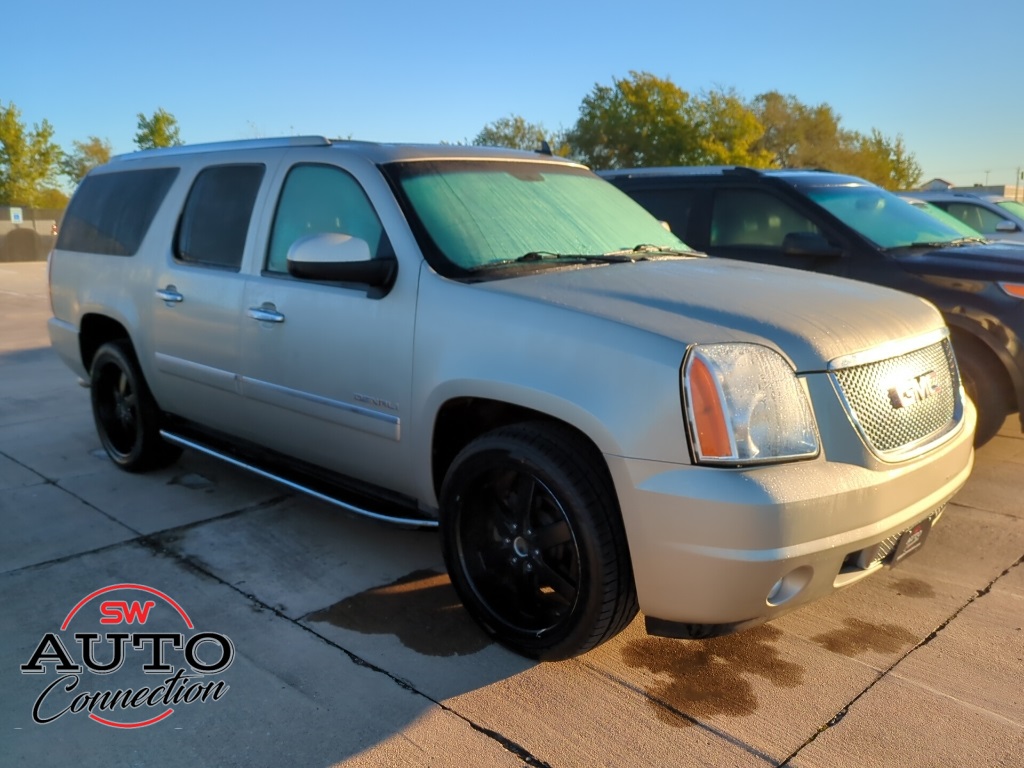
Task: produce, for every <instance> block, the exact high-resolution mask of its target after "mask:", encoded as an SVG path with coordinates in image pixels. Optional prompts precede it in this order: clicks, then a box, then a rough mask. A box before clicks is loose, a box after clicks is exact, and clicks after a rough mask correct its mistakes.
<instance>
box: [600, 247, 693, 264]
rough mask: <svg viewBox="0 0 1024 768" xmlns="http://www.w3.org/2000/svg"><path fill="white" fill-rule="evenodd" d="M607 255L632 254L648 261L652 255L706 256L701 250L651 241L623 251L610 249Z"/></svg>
mask: <svg viewBox="0 0 1024 768" xmlns="http://www.w3.org/2000/svg"><path fill="white" fill-rule="evenodd" d="M604 255H605V256H632V257H633V258H634V259H635V260H636V261H646V260H647V259H650V258H651V257H657V256H668V257H670V258H676V257H684V258H690V257H693V256H705V255H706V254H703V253H701V252H700V251H692V250H690V251H684V250H680V249H679V248H670V247H668V246H667V245H652V244H651V243H640V245H635V246H633V247H632V248H629V249H625V250H621V251H610V252H609V253H606V254H604Z"/></svg>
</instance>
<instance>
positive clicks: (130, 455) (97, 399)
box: [89, 341, 181, 472]
mask: <svg viewBox="0 0 1024 768" xmlns="http://www.w3.org/2000/svg"><path fill="white" fill-rule="evenodd" d="M89 389H90V397H91V399H92V414H93V419H94V420H95V422H96V432H97V433H98V434H99V438H100V442H101V443H102V444H103V449H104V450H105V451H106V452H107V455H108V456H109V457H110V458H111V460H112V461H113V462H114V463H115V464H117V466H119V467H120V468H121V469H124V470H126V471H128V472H144V471H146V470H149V469H156V468H158V467H162V466H166V465H168V464H171V463H172V462H174V460H175V459H177V458H178V456H180V455H181V449H180V448H178V447H177V446H174V445H171V444H170V443H167V442H166V441H164V439H163V438H162V437H160V411H159V409H158V408H157V405H156V401H155V400H154V399H153V395H152V394H150V391H149V387H148V386H147V385H146V380H145V379H144V378H143V376H142V371H141V370H140V369H139V364H138V362H137V361H136V359H135V353H134V352H133V351H132V348H131V345H130V344H129V343H128V342H127V341H111V342H107V343H106V344H104V345H103V346H101V347H100V348H99V349H98V350H97V351H96V355H95V357H93V360H92V366H91V368H90V384H89Z"/></svg>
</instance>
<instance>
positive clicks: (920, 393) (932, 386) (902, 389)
mask: <svg viewBox="0 0 1024 768" xmlns="http://www.w3.org/2000/svg"><path fill="white" fill-rule="evenodd" d="M938 391H939V382H938V381H936V380H935V371H928V373H922V374H921V375H920V376H915V377H914V378H912V379H906V380H905V381H901V382H900V383H899V384H897V385H896V386H895V387H892V388H890V389H889V402H890V403H892V407H893V408H908V407H910V406H911V405H914V404H915V403H920V402H921V401H922V400H926V399H928V398H929V397H931V396H932V395H934V394H935V393H936V392H938Z"/></svg>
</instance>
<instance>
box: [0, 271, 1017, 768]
mask: <svg viewBox="0 0 1024 768" xmlns="http://www.w3.org/2000/svg"><path fill="white" fill-rule="evenodd" d="M48 316H49V307H48V303H47V299H46V284H45V264H42V263H24V264H0V522H2V526H3V527H2V529H0V595H2V596H3V597H2V598H0V599H2V601H3V603H2V604H3V608H4V610H2V611H0V630H2V631H0V638H2V639H0V684H2V688H3V690H4V691H5V695H4V696H3V697H2V699H0V765H4V766H7V765H31V766H49V765H54V766H56V765H65V764H69V763H77V764H80V765H83V766H93V765H95V766H100V765H103V766H110V765H114V766H120V765H124V766H139V765H159V766H175V765H218V766H220V765H239V766H292V765H295V766H329V765H335V764H344V765H360V766H385V765H386V766H391V765H395V766H399V765H401V766H404V765H413V766H427V765H432V766H441V765H452V766H455V765H459V766H465V765H550V766H592V765H613V766H647V765H665V766H669V765H672V766H677V765H679V766H682V765H710V766H766V765H783V764H785V765H790V766H806V767H810V766H847V765H849V766H858V768H862V767H864V766H892V765H900V766H938V765H942V766H959V765H965V766H966V765H970V766H978V765H983V766H1007V767H1009V766H1018V765H1022V764H1024V693H1022V686H1021V682H1022V680H1024V629H1022V627H1024V565H1022V561H1024V493H1022V491H1024V438H1022V436H1021V434H1020V432H1019V429H1018V425H1017V422H1016V419H1015V418H1014V419H1010V420H1008V421H1007V423H1006V424H1005V425H1004V427H1003V430H1002V432H1001V434H1000V436H999V437H997V438H996V439H995V440H993V441H992V442H991V443H990V444H989V445H987V446H985V447H984V448H983V449H982V450H981V451H979V453H978V457H977V465H976V469H975V472H974V475H973V477H972V479H971V480H970V482H969V484H968V486H967V487H966V488H965V489H964V490H963V491H962V492H961V493H960V494H959V495H958V496H957V497H956V499H954V502H953V503H952V504H951V505H950V506H949V507H948V509H947V511H946V513H945V515H944V517H943V520H942V521H941V522H940V524H939V525H938V526H937V527H936V528H935V530H934V531H933V532H932V534H931V537H930V539H929V542H928V544H927V545H926V546H925V547H924V548H923V549H922V551H921V552H920V553H918V554H915V555H914V556H913V557H911V558H909V559H908V560H906V561H905V562H904V563H903V564H901V566H900V567H899V568H897V569H892V570H887V571H884V572H882V573H880V574H877V575H875V576H874V577H872V578H870V579H867V580H865V581H864V582H861V583H860V584H857V585H855V586H853V587H851V588H850V589H847V590H845V591H844V592H841V593H839V594H838V595H836V596H834V597H832V598H830V599H828V600H825V601H821V602H819V603H817V604H814V605H812V606H810V607H808V608H805V609H803V610H800V611H797V612H796V613H793V614H789V615H788V616H785V617H783V618H782V619H780V620H778V621H775V622H773V623H772V624H769V625H766V626H763V627H760V628H757V629H754V630H750V631H748V632H745V633H741V634H738V635H734V636H731V637H725V638H718V639H714V640H708V641H691V642H685V641H673V640H664V639H658V638H652V637H647V636H646V635H645V634H644V633H643V627H642V622H640V621H636V622H634V623H633V624H632V625H631V626H630V627H629V628H628V629H627V631H626V632H624V633H623V634H622V635H621V636H619V637H617V638H615V639H614V640H613V641H611V642H609V643H607V644H606V645H604V646H602V647H600V648H598V649H597V650H595V651H593V652H591V653H589V654H587V655H586V656H583V657H581V658H579V659H575V660H572V661H568V662H562V663H557V664H534V663H531V662H529V661H527V660H524V659H522V658H519V657H517V656H515V655H513V654H511V653H508V652H507V651H505V650H504V649H502V648H500V647H498V646H496V645H494V644H492V643H490V642H489V641H488V639H487V638H486V637H485V636H484V635H483V634H482V633H481V632H480V631H479V630H478V629H477V628H476V626H475V625H474V624H473V623H472V621H470V620H469V619H468V617H467V615H466V614H465V612H464V610H463V609H462V608H461V606H460V604H459V602H458V600H457V598H456V597H455V594H454V592H453V591H452V589H451V587H450V584H449V583H448V581H447V577H446V576H445V575H444V568H443V563H442V561H441V556H440V552H439V548H438V542H437V538H436V535H435V534H434V533H429V532H418V531H408V530H397V529H393V528H387V527H384V526H381V525H378V524H374V523H370V522H367V521H364V520H359V519H354V518H351V517H348V516H346V515H344V514H342V513H339V512H338V511H337V510H335V509H333V508H330V507H328V506H326V505H323V504H320V503H318V502H315V501H311V500H309V499H307V498H304V497H299V496H295V495H292V494H290V493H288V492H286V491H284V490H282V489H281V488H280V487H278V486H275V485H273V484H271V483H267V482H264V481H262V480H259V479H256V478H253V477H251V476H248V475H245V474H242V473H241V472H239V471H236V470H234V469H232V468H230V467H227V466H225V465H223V464H219V463H216V462H214V461H212V460H209V459H205V458H204V457H201V456H198V455H196V454H193V453H189V452H186V454H185V455H184V456H183V457H182V459H181V460H180V461H179V462H178V463H177V464H175V465H174V466H172V467H170V468H168V469H166V470H163V471H160V472H156V473H152V474H148V475H143V476H135V475H128V474H126V473H123V472H120V471H119V470H117V469H116V468H114V467H113V465H112V464H111V463H110V462H109V461H108V460H107V459H106V458H105V456H104V455H103V453H102V451H101V450H100V446H99V441H98V440H97V438H96V436H95V431H94V429H93V425H92V419H91V414H90V411H89V402H88V391H87V390H85V389H82V388H80V387H78V386H77V385H76V383H75V379H74V376H73V375H72V374H71V373H70V372H69V371H68V370H67V369H66V368H65V367H64V366H63V365H62V364H61V363H60V362H59V361H58V360H57V359H56V357H55V356H54V355H53V353H52V352H51V351H50V350H49V348H48V341H47V339H46V333H45V320H46V318H47V317H48ZM119 584H136V585H148V586H149V587H152V588H154V589H156V590H159V591H160V593H161V594H162V595H164V596H166V597H169V598H173V600H174V601H175V602H176V604H177V605H178V606H180V607H181V608H182V609H183V610H184V611H186V612H187V613H188V616H189V617H191V620H192V621H193V622H194V624H195V626H196V628H198V629H201V630H207V631H209V632H213V633H218V634H220V635H223V636H226V637H227V638H230V642H231V644H232V646H233V649H234V656H233V661H232V663H231V664H230V666H229V667H227V668H226V669H224V670H223V671H222V672H221V673H219V674H218V675H216V677H217V678H219V679H222V680H223V682H224V683H225V684H226V685H227V686H228V689H227V691H226V693H224V695H223V696H222V697H221V698H220V699H218V700H209V701H205V702H202V701H196V702H193V703H187V702H180V703H178V704H176V705H175V706H174V707H173V709H174V712H173V714H172V715H171V716H168V717H167V719H166V720H164V721H161V722H157V723H155V724H153V725H150V726H147V727H142V728H134V729H119V728H112V727H107V726H105V725H102V724H100V723H98V722H96V721H93V720H90V719H89V718H88V716H87V715H88V713H87V712H78V713H75V712H73V711H67V712H66V713H65V714H63V715H57V713H58V712H59V711H60V710H61V708H62V707H67V706H69V705H70V704H71V702H72V701H73V697H74V696H75V695H78V694H79V693H82V692H83V691H85V690H87V689H88V690H90V691H96V690H98V689H99V688H100V687H101V685H100V683H103V681H105V680H109V685H108V684H106V683H104V685H106V687H108V688H110V689H114V688H125V687H133V688H135V689H137V688H139V687H141V686H143V685H150V686H152V685H155V684H156V682H159V681H160V680H159V678H161V675H154V674H150V675H142V673H141V672H140V671H139V666H140V665H139V663H138V662H139V658H143V657H145V656H146V654H143V653H140V652H138V651H136V652H131V651H130V652H129V654H128V655H129V659H128V661H127V662H126V663H125V666H124V668H122V669H119V670H116V671H115V672H116V674H115V673H111V674H109V675H105V676H104V675H96V674H91V673H85V674H82V675H81V676H80V677H81V682H80V687H79V688H76V689H74V690H72V691H70V692H66V691H64V690H62V687H57V688H54V689H53V690H51V692H50V694H48V695H47V696H46V697H45V698H44V700H43V702H42V704H41V705H40V706H39V710H38V711H39V712H40V713H41V714H43V715H44V716H49V717H54V716H55V719H54V720H53V721H52V722H49V723H47V724H45V725H39V724H36V723H35V722H33V718H32V714H33V707H34V706H35V705H36V704H37V702H38V701H39V697H40V695H41V692H42V691H43V690H44V688H45V686H47V685H48V684H50V683H53V682H54V680H55V675H54V674H52V673H51V674H23V673H22V671H21V667H22V665H26V664H27V662H29V661H30V659H31V657H32V656H33V653H34V652H35V651H36V650H37V649H38V648H39V646H40V643H41V641H42V640H43V638H45V637H46V635H47V633H53V634H55V635H60V636H61V637H68V638H70V634H71V632H72V631H76V628H78V629H81V630H82V631H85V630H87V629H89V628H90V622H91V631H92V632H96V631H106V630H104V629H102V628H101V629H100V630H97V629H96V627H97V626H98V625H97V623H96V618H97V616H98V613H97V611H96V607H97V605H98V599H97V600H94V601H92V602H90V603H88V604H87V605H86V607H85V608H83V609H82V611H81V612H80V613H79V614H77V615H76V617H75V618H74V619H73V620H72V623H71V624H70V625H69V628H68V630H67V632H66V633H63V634H62V632H61V630H60V625H61V622H62V620H64V619H65V618H66V617H67V616H68V614H69V611H70V610H71V609H72V608H73V607H74V606H75V605H76V603H78V602H79V601H80V600H82V599H83V598H85V597H86V596H88V595H89V594H90V593H92V592H93V591H95V590H99V589H101V588H103V587H106V586H108V585H119ZM693 588H698V589H699V588H700V585H693ZM144 597H145V595H142V597H140V593H137V592H136V593H134V594H132V595H131V597H130V598H127V599H143V598H144ZM154 602H155V603H158V604H159V605H158V607H156V608H154V609H153V610H154V613H153V620H152V622H151V623H150V624H147V626H146V629H147V630H148V629H150V628H155V629H156V630H158V631H162V632H168V633H171V634H173V633H174V632H178V631H181V626H180V621H181V620H180V618H178V617H177V616H175V615H174V614H173V612H172V611H171V610H170V609H169V608H168V605H170V604H169V603H167V601H165V600H163V599H162V598H159V597H158V598H156V599H155V600H154ZM90 610H91V611H92V613H91V614H89V616H88V617H87V616H86V614H87V613H88V612H89V611H90ZM160 611H162V613H160ZM75 622H78V623H77V624H75ZM133 629H134V631H139V629H140V628H139V627H138V626H136V627H134V628H133V627H129V628H128V629H127V630H123V629H119V630H118V631H133ZM69 642H70V640H69ZM208 645H209V644H208ZM51 650H52V648H51ZM104 650H106V649H104ZM203 652H204V653H209V648H207V649H206V650H205V651H203ZM75 653H76V654H78V655H80V654H79V653H78V652H77V651H75ZM99 655H101V654H99ZM169 655H173V654H169ZM108 656H109V652H108ZM76 658H77V656H76ZM104 658H107V657H104ZM133 664H134V669H130V667H131V666H132V665H133ZM51 666H52V665H51ZM190 674H191V673H190ZM115 678H116V679H115ZM166 709H167V707H161V706H155V707H148V706H147V707H142V708H141V709H140V710H138V711H136V712H130V713H127V714H124V713H120V714H118V716H119V717H122V718H126V717H127V718H129V719H130V718H131V717H134V718H135V720H134V721H133V722H138V721H139V718H141V717H142V714H143V713H144V712H152V713H153V714H159V713H161V712H164V711H166ZM112 717H113V716H112Z"/></svg>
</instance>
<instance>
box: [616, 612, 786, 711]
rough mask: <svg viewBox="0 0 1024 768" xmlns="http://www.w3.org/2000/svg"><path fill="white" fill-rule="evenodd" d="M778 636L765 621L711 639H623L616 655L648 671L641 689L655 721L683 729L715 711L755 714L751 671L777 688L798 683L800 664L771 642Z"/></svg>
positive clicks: (779, 635) (779, 633)
mask: <svg viewBox="0 0 1024 768" xmlns="http://www.w3.org/2000/svg"><path fill="white" fill-rule="evenodd" d="M780 637H782V630H780V629H776V628H775V627H772V626H770V625H762V626H760V627H755V628H754V629H749V630H747V631H745V632H740V633H738V634H735V635H728V636H726V637H716V638H713V639H711V640H666V639H663V638H654V637H647V638H643V639H640V640H633V641H632V642H630V643H628V644H627V645H626V647H625V649H624V650H623V652H622V657H623V661H625V663H626V664H627V665H628V666H630V667H632V668H633V669H645V670H648V671H649V672H652V673H653V674H654V676H655V678H656V679H655V680H651V681H645V687H646V688H647V693H648V695H649V696H650V697H651V706H652V707H653V709H654V711H655V713H656V715H657V717H658V719H659V720H661V721H662V722H665V723H668V724H669V725H674V726H679V727H685V726H689V725H693V724H694V723H695V721H698V720H705V719H708V718H710V717H713V716H715V715H731V716H737V717H739V716H743V715H750V714H753V713H754V712H756V711H757V707H758V702H757V696H756V695H755V693H754V686H753V685H752V683H751V681H750V679H749V677H750V676H751V675H756V676H757V677H760V678H763V679H765V680H767V681H768V682H770V683H771V684H772V685H775V686H778V687H780V688H795V687H796V686H798V685H800V683H801V682H803V677H804V670H803V667H801V666H800V665H798V664H794V663H793V662H791V661H786V660H785V659H784V658H783V657H782V655H781V654H780V653H779V651H778V650H777V649H776V648H775V647H773V645H772V644H773V643H774V642H775V641H777V640H778V639H779V638H780ZM680 713H681V714H680ZM691 718H692V719H691Z"/></svg>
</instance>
